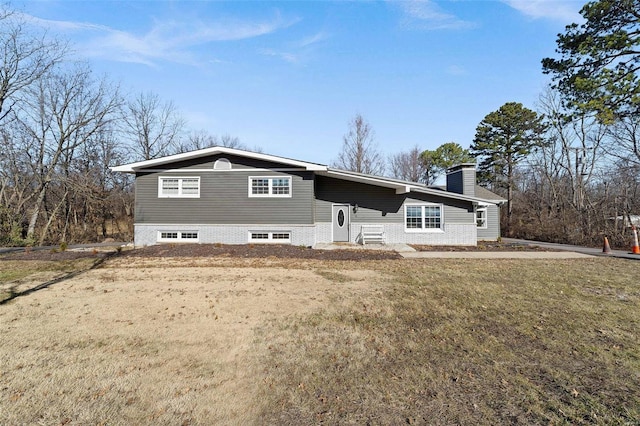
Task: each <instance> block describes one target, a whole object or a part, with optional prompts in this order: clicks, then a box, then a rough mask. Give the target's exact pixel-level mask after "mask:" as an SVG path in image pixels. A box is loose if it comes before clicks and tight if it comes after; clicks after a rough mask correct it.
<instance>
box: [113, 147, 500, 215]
mask: <svg viewBox="0 0 640 426" xmlns="http://www.w3.org/2000/svg"><path fill="white" fill-rule="evenodd" d="M216 154H226V155H236V156H240V157H246V158H252V159H256V160H263V161H270V162H274V163H280V164H286V165H289V166H293V167H299V168H302V169H304V170H307V171H313V172H315V173H316V174H318V175H320V176H327V177H333V178H336V179H342V180H348V181H352V182H358V183H364V184H368V185H375V186H380V187H383V188H390V189H395V191H396V194H407V193H409V192H418V193H422V194H429V195H435V196H438V197H443V198H450V199H455V200H464V201H470V202H473V203H486V202H489V203H491V204H496V203H500V202H502V201H505V200H502V199H499V200H494V199H492V198H494V197H497V196H496V195H495V194H493V193H492V192H490V191H488V190H487V191H486V192H487V193H489V194H491V195H492V198H484V197H478V196H476V197H470V196H468V195H463V194H459V193H457V192H449V191H446V190H443V189H440V188H430V187H428V186H426V185H424V184H421V183H417V182H409V181H403V180H398V179H393V178H387V177H382V176H375V175H368V174H364V173H357V172H352V171H349V170H341V169H336V168H333V167H328V166H326V165H323V164H318V163H309V162H306V161H299V160H294V159H291V158H285V157H279V156H275V155H268V154H262V153H259V152H252V151H245V150H242V149H235V148H227V147H222V146H214V147H211V148H205V149H199V150H196V151H190V152H184V153H181V154H175V155H169V156H167V157H160V158H155V159H152V160H145V161H138V162H136V163H129V164H124V165H121V166H114V167H111V170H113V171H114V172H124V173H136V172H137V171H140V170H142V169H147V168H151V167H157V166H163V165H165V164H170V163H175V162H178V161H184V160H191V159H194V158H201V157H206V156H209V155H216ZM476 188H477V187H476ZM484 195H488V194H484ZM498 198H500V197H498Z"/></svg>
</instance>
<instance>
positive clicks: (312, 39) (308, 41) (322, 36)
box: [296, 32, 329, 47]
mask: <svg viewBox="0 0 640 426" xmlns="http://www.w3.org/2000/svg"><path fill="white" fill-rule="evenodd" d="M328 38H329V36H328V35H327V34H326V33H324V32H319V33H316V34H314V35H312V36H309V37H307V38H304V39H302V40H300V41H299V42H298V43H296V44H297V45H298V47H307V46H312V45H314V44H317V43H320V42H322V41H324V40H326V39H328Z"/></svg>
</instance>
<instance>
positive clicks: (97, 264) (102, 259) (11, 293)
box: [0, 251, 119, 306]
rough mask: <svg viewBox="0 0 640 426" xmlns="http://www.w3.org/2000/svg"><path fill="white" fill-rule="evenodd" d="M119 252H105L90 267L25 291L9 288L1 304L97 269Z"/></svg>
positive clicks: (0, 301)
mask: <svg viewBox="0 0 640 426" xmlns="http://www.w3.org/2000/svg"><path fill="white" fill-rule="evenodd" d="M118 254H119V252H118V251H114V252H111V253H107V254H105V255H104V256H102V257H99V258H98V259H96V261H95V262H93V263H92V264H91V266H89V267H88V268H85V269H80V270H78V271H72V272H69V273H68V274H66V275H63V276H61V277H58V278H54V279H52V280H49V281H47V282H44V283H42V284H38V285H37V286H35V287H31V288H29V289H27V290H24V291H19V292H16V291H14V289H13V288H10V289H9V290H8V293H9V295H8V297H7V298H5V299H2V300H0V306H2V305H4V304H6V303H9V302H10V301H12V300H13V299H16V298H18V297H22V296H28V295H30V294H31V293H35V292H36V291H38V290H42V289H45V288H49V287H51V286H52V285H54V284H58V283H61V282H63V281H66V280H69V279H71V278H75V277H77V276H78V275H81V274H84V273H85V272H87V271H91V270H92V269H96V268H98V267H100V265H102V264H103V263H104V262H105V261H106V260H107V259H110V258H111V257H114V256H116V255H118Z"/></svg>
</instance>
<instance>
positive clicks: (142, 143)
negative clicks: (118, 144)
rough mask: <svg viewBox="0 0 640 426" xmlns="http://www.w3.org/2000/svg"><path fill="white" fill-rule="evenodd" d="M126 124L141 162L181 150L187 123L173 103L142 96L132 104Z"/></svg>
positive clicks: (129, 106) (145, 95)
mask: <svg viewBox="0 0 640 426" xmlns="http://www.w3.org/2000/svg"><path fill="white" fill-rule="evenodd" d="M123 124H124V132H125V134H127V135H128V137H129V139H130V141H131V143H132V150H133V152H134V153H135V154H136V156H137V157H138V158H141V159H143V160H151V159H153V158H157V157H162V156H164V155H169V154H173V153H175V152H177V151H179V149H180V146H179V142H180V136H181V134H182V131H183V130H184V127H185V120H184V119H183V118H182V117H181V116H180V114H179V113H178V109H177V108H176V106H175V105H174V104H173V102H164V103H163V102H161V101H160V98H159V96H158V95H156V94H154V93H140V94H139V95H138V96H136V97H135V98H134V99H133V100H131V101H129V102H128V103H127V105H126V108H125V114H124V119H123Z"/></svg>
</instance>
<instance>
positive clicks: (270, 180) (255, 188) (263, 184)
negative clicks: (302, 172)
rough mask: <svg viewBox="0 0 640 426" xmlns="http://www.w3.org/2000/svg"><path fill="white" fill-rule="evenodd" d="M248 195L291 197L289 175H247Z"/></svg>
mask: <svg viewBox="0 0 640 426" xmlns="http://www.w3.org/2000/svg"><path fill="white" fill-rule="evenodd" d="M249 197H291V177H290V176H287V177H266V176H265V177H262V176H260V177H254V176H250V177H249Z"/></svg>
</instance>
